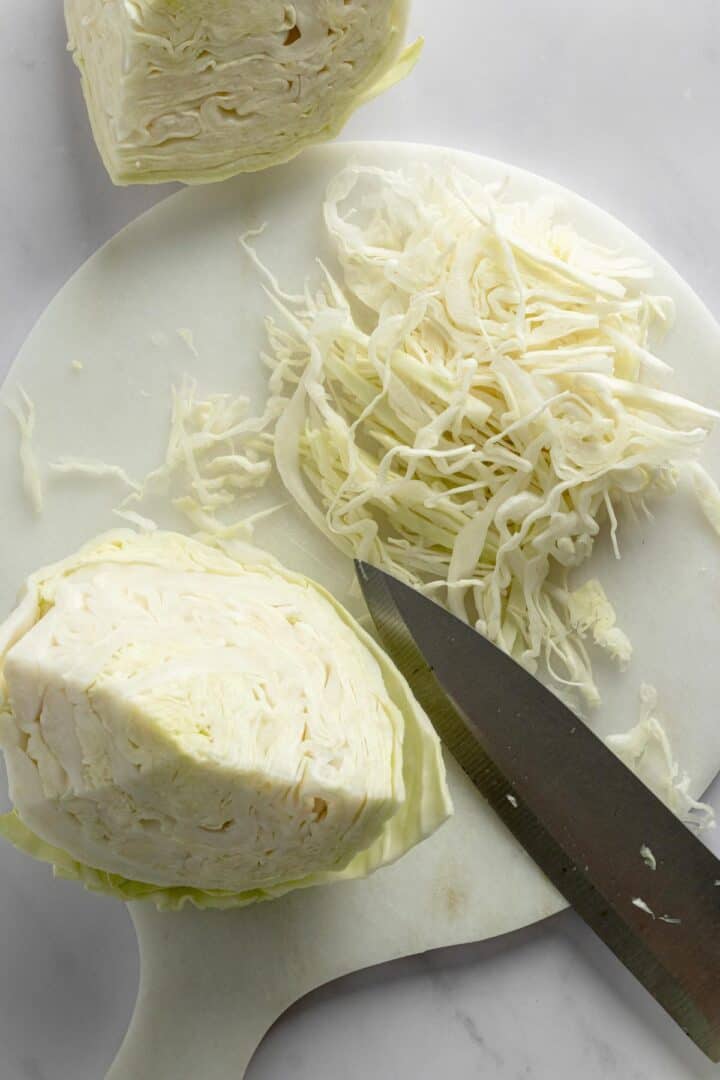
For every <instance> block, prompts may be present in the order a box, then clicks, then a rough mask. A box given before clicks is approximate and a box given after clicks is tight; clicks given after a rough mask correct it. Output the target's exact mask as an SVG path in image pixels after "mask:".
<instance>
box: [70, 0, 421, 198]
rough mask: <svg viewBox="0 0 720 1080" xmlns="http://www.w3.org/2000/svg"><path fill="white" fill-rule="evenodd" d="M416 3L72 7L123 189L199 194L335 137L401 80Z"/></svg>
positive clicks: (412, 51) (180, 1)
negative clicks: (410, 11)
mask: <svg viewBox="0 0 720 1080" xmlns="http://www.w3.org/2000/svg"><path fill="white" fill-rule="evenodd" d="M407 7H408V0H295V3H294V4H288V3H284V2H280V0H66V2H65V17H66V21H67V26H68V34H69V38H70V49H71V50H72V52H73V56H74V58H75V63H76V64H77V66H78V68H79V69H80V73H81V76H82V86H83V92H84V94H85V100H86V102H87V107H88V113H89V115H90V122H91V124H92V129H93V134H94V135H95V141H96V143H97V146H98V149H99V151H100V154H101V155H102V158H103V161H104V163H105V167H106V168H107V170H108V172H109V174H110V176H111V178H112V179H113V181H114V182H115V183H116V184H133V183H143V184H147V183H160V182H163V181H167V180H182V181H184V182H186V183H202V182H205V181H208V180H221V179H224V178H225V177H228V176H232V175H233V174H234V173H238V172H249V171H252V170H255V169H264V168H266V167H267V166H269V165H276V164H277V163H278V162H281V161H287V160H288V158H291V157H293V156H294V155H295V154H297V153H298V151H300V150H302V149H303V147H305V146H308V145H310V144H311V143H315V142H319V141H322V140H324V139H329V138H333V137H334V136H335V135H337V134H338V132H339V131H340V129H341V128H342V127H343V125H344V124H345V122H346V120H347V119H348V118H349V116H350V114H351V113H352V112H354V111H355V109H356V108H357V107H358V106H359V105H361V104H363V103H364V102H365V101H367V100H369V99H370V98H372V97H374V96H375V95H376V94H379V93H382V92H383V91H384V90H386V89H387V88H388V87H389V86H392V85H393V83H395V82H397V81H398V80H399V79H401V78H403V77H404V76H405V75H406V74H407V73H408V72H409V71H410V70H411V69H412V67H413V66H414V64H415V62H416V60H417V57H418V55H419V52H420V46H421V43H420V42H417V43H416V44H415V45H414V46H411V47H410V48H409V49H407V50H405V51H404V52H403V51H402V45H403V38H404V33H405V24H406V19H407Z"/></svg>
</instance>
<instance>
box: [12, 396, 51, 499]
mask: <svg viewBox="0 0 720 1080" xmlns="http://www.w3.org/2000/svg"><path fill="white" fill-rule="evenodd" d="M19 395H20V400H19V401H13V400H8V401H6V402H5V407H6V408H7V409H8V411H9V412H10V413H11V414H12V415H13V416H14V417H15V420H16V422H17V426H18V429H19V431H20V469H21V472H22V480H23V488H24V491H25V494H26V496H27V498H28V501H29V502H30V505H31V506H32V508H33V510H34V511H35V513H36V514H41V513H42V509H43V486H42V478H41V476H40V470H39V469H38V464H37V459H36V456H35V448H34V445H33V436H34V434H35V404H34V402H33V401H32V400H31V398H30V397H29V396H28V395H27V394H26V392H25V391H24V390H23V388H22V387H20V388H19Z"/></svg>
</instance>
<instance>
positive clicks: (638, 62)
mask: <svg viewBox="0 0 720 1080" xmlns="http://www.w3.org/2000/svg"><path fill="white" fill-rule="evenodd" d="M413 22H414V29H415V30H417V31H418V32H422V33H424V34H425V36H426V38H427V46H426V52H425V56H424V58H423V61H422V62H421V65H420V67H419V69H418V70H417V72H416V73H415V74H414V75H413V76H412V78H411V80H410V81H409V82H408V83H406V84H405V85H403V86H401V87H399V88H397V89H396V90H394V91H393V92H392V93H391V94H390V95H388V96H387V97H385V98H383V99H381V100H379V101H377V102H375V103H374V104H372V105H371V106H369V107H368V108H366V109H365V110H364V111H363V112H362V113H360V114H358V116H357V117H355V119H354V120H353V121H352V122H351V124H350V125H349V127H348V129H347V131H346V135H347V137H350V138H370V137H372V138H397V139H417V140H419V141H420V140H422V141H425V142H438V143H446V144H448V145H452V146H458V147H462V148H466V149H471V150H476V151H478V152H481V153H485V154H488V155H491V156H495V157H499V158H504V159H506V160H508V161H511V162H513V163H515V164H518V165H522V166H525V167H526V168H530V169H532V170H535V171H537V172H541V173H544V174H546V175H548V176H550V177H551V178H553V179H556V180H558V181H560V182H561V183H563V184H566V185H567V186H570V187H574V188H576V189H577V190H578V191H580V192H581V193H582V194H584V195H586V196H588V197H589V198H591V199H592V200H594V201H595V202H597V203H599V204H600V205H602V206H604V207H606V208H607V209H608V210H610V211H612V212H613V213H615V214H616V215H617V216H618V217H620V218H621V219H623V220H624V221H625V222H626V223H627V224H629V225H630V226H631V227H632V228H634V229H635V230H636V231H637V232H639V233H641V234H642V235H643V236H644V237H645V238H646V239H647V240H649V241H650V243H652V244H653V245H654V246H655V247H657V248H658V249H659V250H660V251H661V253H663V254H664V255H665V256H666V257H667V258H668V259H669V260H670V261H671V262H672V263H674V265H675V266H676V267H677V269H678V270H680V272H681V273H682V274H683V275H684V276H685V277H686V278H687V279H688V281H689V282H690V284H691V285H693V286H694V287H695V288H696V290H697V291H698V292H699V294H700V295H701V296H702V297H703V299H704V300H705V301H706V302H707V303H708V305H709V306H710V308H711V309H713V310H715V311H716V312H717V311H720V280H719V279H718V277H717V272H716V267H715V265H714V258H713V256H714V254H715V252H716V250H717V246H718V241H719V240H720V236H719V235H718V233H719V232H720V219H719V218H718V216H717V211H716V200H717V187H718V181H717V172H718V166H719V165H720V149H719V148H718V140H717V118H716V109H717V101H718V91H719V90H720V85H719V84H720V8H718V6H717V2H716V0H686V3H685V4H683V5H681V6H679V5H675V4H669V3H667V4H666V3H662V2H660V0H632V3H631V4H627V3H626V2H621V0H607V2H605V3H604V4H603V5H589V6H585V5H583V7H582V11H581V10H580V5H578V4H576V3H575V2H573V0H562V2H560V0H555V2H554V3H553V2H545V3H542V4H539V3H537V0H523V2H521V0H506V2H505V3H504V4H502V5H489V4H485V3H481V2H479V0H443V2H442V3H438V0H416V4H415V16H414V20H413ZM0 27H1V28H2V30H3V31H4V32H3V34H2V35H1V36H0V93H2V98H3V102H4V105H3V109H2V121H1V122H0V132H2V135H3V142H2V147H3V168H2V169H0V211H1V213H0V237H1V240H0V373H1V372H3V371H4V369H5V367H6V365H7V363H9V361H10V360H11V359H12V357H13V356H14V353H15V351H16V350H17V348H18V346H19V345H20V343H21V341H22V339H23V338H24V336H25V334H26V333H27V332H28V330H29V329H30V327H31V325H32V323H33V322H34V320H35V318H36V317H37V316H38V315H39V314H40V312H41V310H42V309H43V307H44V306H45V305H46V303H47V302H48V300H49V299H50V298H51V297H52V295H53V294H54V293H55V292H56V291H57V289H58V288H59V287H60V285H62V283H63V282H64V281H65V279H66V278H67V277H68V276H69V275H70V274H71V273H72V272H73V270H75V269H76V268H77V266H78V265H79V264H80V263H81V262H82V261H83V260H84V259H85V258H86V257H87V256H88V255H89V254H91V253H92V251H94V250H95V249H96V248H97V247H98V246H99V245H100V243H102V242H103V241H104V240H105V239H107V238H108V237H109V236H110V235H112V234H113V233H114V232H116V231H117V229H118V228H120V227H121V226H122V225H124V224H125V223H126V222H127V221H129V220H131V219H132V218H133V217H135V216H136V215H137V214H138V213H139V212H140V211H141V210H142V209H144V208H145V207H147V206H149V205H151V204H152V202H154V201H156V200H157V199H159V198H161V197H162V196H163V195H164V194H166V190H167V189H166V190H163V189H158V188H154V189H131V190H118V189H114V188H113V187H112V185H111V184H110V183H109V181H108V180H107V179H106V177H105V175H104V172H103V170H102V167H101V166H100V163H99V160H98V159H97V156H96V153H95V150H94V147H93V145H92V141H91V138H90V135H89V130H88V127H87V121H86V117H85V113H84V108H83V106H82V102H81V98H80V92H79V85H78V82H77V79H76V73H75V71H74V69H73V67H72V64H71V63H70V61H69V58H68V57H67V56H66V55H65V52H64V40H65V38H64V30H63V26H62V19H61V12H60V3H59V0H33V2H31V3H28V0H5V2H4V4H3V11H2V13H1V14H0ZM713 631H714V632H717V630H716V628H714V627H713V628H710V632H713ZM716 805H720V791H719V792H718V798H717V799H716ZM0 903H1V904H2V911H1V912H0V942H1V943H2V957H3V963H2V965H1V966H0V1077H1V1078H2V1080H26V1078H27V1080H85V1078H88V1080H94V1078H99V1077H101V1076H102V1073H103V1071H104V1069H105V1067H107V1065H108V1064H109V1062H110V1061H111V1059H112V1057H113V1054H114V1052H115V1049H116V1047H117V1045H118V1043H119V1041H120V1039H121V1037H122V1034H123V1032H124V1030H125V1026H126V1024H127V1020H128V1018H129V1015H130V1010H131V1008H132V1003H133V1000H134V992H135V985H136V979H137V958H136V952H135V943H134V935H133V932H132V929H131V926H130V922H129V919H128V918H127V916H126V914H125V912H124V909H123V908H122V907H120V906H119V905H116V904H113V903H110V902H107V901H103V900H102V899H96V898H93V897H90V896H87V895H85V894H83V893H82V892H81V891H80V890H79V889H78V888H76V887H74V886H72V885H69V884H65V883H62V882H60V883H52V882H51V881H50V880H49V877H48V875H47V872H46V871H45V870H44V869H43V868H41V867H39V866H35V865H34V864H32V863H30V861H29V860H27V859H25V858H23V857H22V856H20V855H19V854H16V853H14V852H6V851H5V850H4V851H3V881H2V888H1V890H0ZM438 1072H443V1073H444V1074H445V1075H447V1076H451V1077H458V1078H461V1080H462V1078H465V1077H468V1078H469V1077H488V1078H491V1077H499V1078H505V1077H507V1078H516V1077H518V1078H520V1077H537V1078H540V1080H550V1078H552V1080H566V1078H568V1080H569V1078H571V1077H572V1078H573V1080H574V1078H575V1077H583V1078H584V1080H585V1078H587V1080H595V1078H610V1080H615V1078H617V1080H643V1078H646V1077H647V1078H650V1077H652V1078H653V1080H654V1078H658V1080H682V1078H685V1077H688V1078H700V1077H703V1078H704V1077H708V1078H709V1077H711V1076H714V1075H716V1073H715V1070H714V1069H713V1068H712V1067H711V1066H709V1065H706V1064H705V1063H704V1061H703V1059H702V1057H701V1055H700V1054H699V1053H698V1052H696V1051H695V1050H694V1049H693V1047H692V1046H690V1045H689V1044H687V1043H686V1040H685V1039H684V1037H683V1036H682V1035H680V1034H679V1033H677V1032H675V1031H674V1030H673V1028H672V1026H671V1025H670V1023H669V1022H668V1021H666V1019H665V1017H664V1015H663V1014H662V1012H661V1011H660V1009H659V1008H658V1007H657V1006H655V1005H654V1003H653V1002H652V1001H650V1000H649V999H648V998H647V997H646V995H644V994H643V992H641V991H639V989H638V988H636V986H635V985H634V983H633V980H632V979H631V977H630V976H629V975H627V974H626V973H625V972H624V971H623V970H622V969H621V968H620V967H619V965H618V964H617V962H616V961H615V960H614V959H613V958H612V957H611V956H610V955H609V954H607V953H606V952H605V950H604V949H603V948H602V946H600V945H599V944H597V943H596V942H595V941H594V939H593V938H592V935H591V934H590V932H589V931H586V930H585V928H584V927H583V926H582V925H580V924H579V922H578V920H577V919H576V918H575V917H574V916H573V915H571V914H564V915H561V916H559V917H558V918H556V919H554V920H552V921H551V922H549V923H544V924H542V925H539V926H536V927H534V928H532V929H530V930H527V931H523V932H521V933H518V934H514V935H512V936H510V937H509V938H506V939H501V940H497V941H494V942H491V943H487V944H485V945H482V946H477V947H467V948H462V949H455V950H451V951H447V952H442V953H435V954H433V955H432V956H429V957H425V958H421V959H417V960H411V961H403V962H399V963H396V964H394V965H390V966H388V967H385V968H382V969H377V970H375V971H371V972H366V973H363V974H361V975H358V976H354V977H352V978H350V979H346V980H344V981H343V982H342V983H340V984H336V985H335V986H332V987H328V988H325V989H324V990H322V991H319V992H317V993H316V994H313V995H312V996H311V997H310V998H309V999H308V1000H307V1001H305V1002H303V1003H301V1004H300V1005H298V1006H296V1007H294V1008H293V1009H292V1010H291V1012H290V1014H289V1015H288V1016H287V1017H286V1018H284V1020H283V1021H281V1022H280V1024H279V1025H278V1026H277V1027H276V1029H274V1031H273V1032H272V1033H271V1034H270V1036H269V1037H268V1039H267V1040H266V1042H265V1044H264V1045H263V1046H262V1047H261V1049H260V1051H259V1052H258V1055H257V1057H256V1059H255V1061H254V1063H253V1065H252V1066H251V1069H250V1071H249V1074H248V1075H249V1077H250V1080H270V1078H277V1077H286V1076H293V1077H295V1078H297V1080H310V1077H312V1078H313V1080H322V1078H324V1077H328V1078H330V1077H333V1078H335V1077H337V1076H339V1075H343V1076H344V1077H346V1078H347V1080H353V1078H358V1080H359V1078H360V1077H366V1076H373V1077H377V1078H378V1080H386V1078H387V1080H391V1078H395V1077H397V1078H404V1077H410V1076H413V1077H416V1078H418V1080H424V1078H428V1080H429V1078H430V1077H433V1078H434V1077H435V1076H436V1075H437V1074H438ZM139 1080H140V1078H139ZM199 1080H200V1078H199Z"/></svg>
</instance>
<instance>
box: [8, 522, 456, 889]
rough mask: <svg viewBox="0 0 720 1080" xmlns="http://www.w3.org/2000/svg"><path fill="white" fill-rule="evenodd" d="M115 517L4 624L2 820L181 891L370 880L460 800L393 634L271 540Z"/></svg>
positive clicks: (95, 882) (42, 847)
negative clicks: (118, 521)
mask: <svg viewBox="0 0 720 1080" xmlns="http://www.w3.org/2000/svg"><path fill="white" fill-rule="evenodd" d="M232 552H233V553H232V554H230V549H227V550H220V549H219V548H217V547H209V546H207V545H205V544H202V543H199V542H197V541H195V540H191V539H188V538H186V537H183V536H180V535H177V534H172V533H164V532H153V533H151V534H149V535H144V536H141V535H138V534H136V533H134V532H131V531H117V532H114V533H108V534H105V535H104V536H101V537H99V538H98V539H96V540H95V541H93V542H92V543H90V544H88V545H87V546H86V547H84V548H83V549H81V551H79V552H78V553H77V554H76V555H75V556H73V557H72V558H70V559H67V560H65V561H64V562H61V563H57V564H55V565H54V566H50V567H47V568H46V569H44V570H41V571H39V572H38V573H36V574H34V575H33V576H32V577H31V578H30V579H29V581H28V585H27V589H26V592H25V595H24V598H23V599H22V601H21V602H20V604H19V606H18V608H17V609H16V611H15V612H14V613H13V614H12V615H11V616H10V618H9V619H8V620H7V622H6V623H5V624H4V626H3V627H2V628H0V658H1V667H0V687H1V689H2V702H1V704H0V719H1V721H2V745H3V750H4V753H5V757H6V761H7V766H8V775H9V781H10V793H11V797H12V800H13V804H14V807H15V811H14V813H13V814H11V815H8V816H6V817H5V818H4V819H3V820H2V822H1V823H0V831H2V832H3V833H4V835H5V836H6V837H7V838H8V839H10V840H11V841H12V842H13V843H15V844H16V845H17V846H18V847H20V848H22V849H23V850H26V851H28V852H30V853H31V854H33V855H35V856H36V857H38V858H41V859H44V860H46V861H48V862H51V863H52V864H53V865H54V867H55V869H56V872H57V873H58V874H60V875H61V876H64V877H71V878H76V879H78V880H80V881H82V882H83V883H84V884H85V885H86V886H88V887H89V888H92V889H96V890H98V891H101V892H106V893H110V894H112V895H116V896H119V897H122V898H123V899H131V898H139V897H147V898H151V899H152V900H154V901H155V902H156V903H157V904H158V906H161V907H179V906H181V905H182V904H183V903H185V902H186V901H191V902H192V903H195V904H196V905H198V906H205V907H232V906H239V905H242V904H246V903H251V902H253V901H255V900H259V899H265V898H269V897H273V896H279V895H281V894H283V893H285V892H287V891H289V890H290V889H293V888H300V887H304V886H309V885H315V884H320V883H323V882H331V881H338V880H346V879H350V878H356V877H360V876H365V875H366V874H369V873H371V872H372V871H374V870H375V869H377V868H378V867H380V866H383V865H386V864H388V863H390V862H392V861H394V860H395V859H397V858H398V857H399V856H400V855H402V854H403V853H404V852H405V851H407V850H408V849H409V848H410V847H412V846H413V845H414V844H416V843H418V842H419V841H420V840H422V839H423V838H424V837H426V836H428V835H429V834H430V833H431V832H433V831H434V830H435V829H436V828H437V827H438V826H439V825H440V824H441V823H442V821H444V820H445V818H446V817H447V816H448V814H449V812H450V809H451V806H450V800H449V795H448V791H447V787H446V783H445V774H444V769H443V764H442V756H441V751H440V744H439V740H438V738H437V736H436V734H435V732H434V730H433V728H432V726H431V725H430V723H429V721H428V720H427V718H426V717H425V715H424V713H423V712H422V711H421V709H420V707H419V706H418V705H417V703H416V702H415V701H414V699H413V697H412V694H411V692H410V690H409V688H408V686H407V684H406V683H405V681H404V680H403V678H402V677H401V676H400V674H399V673H398V672H397V670H396V669H395V668H394V667H393V665H392V664H391V663H390V661H389V660H388V659H387V658H386V657H385V655H384V653H383V652H382V650H381V649H380V648H379V647H378V646H377V645H376V644H375V643H374V642H373V641H372V639H371V638H370V637H369V636H368V635H367V634H365V632H364V631H363V630H362V629H361V628H360V627H359V626H358V625H357V624H356V623H355V622H354V620H353V619H352V618H351V617H350V616H349V615H348V614H347V613H346V612H345V611H344V610H343V609H342V608H341V607H340V605H339V604H337V603H336V602H335V601H334V600H333V599H332V598H331V597H330V596H329V595H328V594H327V593H325V592H324V591H323V590H322V589H320V588H319V586H317V585H314V584H313V583H311V582H309V581H308V580H307V579H305V578H303V577H300V576H298V575H295V574H292V573H290V572H289V571H287V570H285V569H284V568H283V567H281V566H280V565H279V564H278V563H276V562H275V561H274V560H272V559H270V558H269V557H267V556H266V555H264V554H263V553H261V552H259V551H257V550H255V549H253V548H249V547H247V546H242V545H236V546H235V547H234V548H233V549H232Z"/></svg>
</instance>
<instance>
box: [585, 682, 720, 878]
mask: <svg viewBox="0 0 720 1080" xmlns="http://www.w3.org/2000/svg"><path fill="white" fill-rule="evenodd" d="M605 741H606V742H607V745H608V746H609V747H610V749H611V750H612V751H613V753H615V754H617V756H618V757H619V758H620V760H621V761H622V762H624V764H625V765H627V767H628V768H629V769H632V771H633V772H634V773H636V775H637V776H639V777H640V779H641V780H642V781H643V783H644V784H645V785H646V786H647V787H649V788H650V790H651V791H653V792H654V793H655V794H656V795H657V797H658V798H659V799H662V801H663V802H664V803H665V805H666V806H667V807H668V808H669V809H670V810H672V811H673V813H674V814H675V815H676V816H677V817H679V818H680V820H681V821H683V822H684V823H685V824H686V825H690V826H693V827H695V828H696V829H697V830H698V831H700V830H702V829H708V828H714V826H715V811H714V810H713V808H712V806H709V805H708V804H707V803H703V802H698V800H697V799H693V797H692V795H691V794H690V777H689V776H688V774H687V773H686V772H684V771H683V770H682V769H681V768H680V766H679V765H678V763H677V762H676V761H675V758H674V756H673V751H672V747H671V745H670V740H669V738H668V736H667V732H666V731H665V728H664V727H663V724H662V721H661V719H660V717H659V716H658V713H657V691H656V690H655V688H654V687H652V686H647V685H643V686H642V688H641V690H640V719H639V721H638V723H637V724H636V725H635V726H634V727H632V728H631V729H630V730H629V731H626V732H623V733H620V734H617V735H608V737H607V739H606V740H605ZM641 854H642V851H641ZM643 858H646V856H645V855H643Z"/></svg>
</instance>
